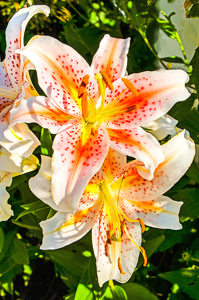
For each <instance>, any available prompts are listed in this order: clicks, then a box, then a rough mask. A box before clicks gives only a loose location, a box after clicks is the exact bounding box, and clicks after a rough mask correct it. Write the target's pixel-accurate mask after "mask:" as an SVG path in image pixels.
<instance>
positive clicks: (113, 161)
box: [101, 148, 126, 176]
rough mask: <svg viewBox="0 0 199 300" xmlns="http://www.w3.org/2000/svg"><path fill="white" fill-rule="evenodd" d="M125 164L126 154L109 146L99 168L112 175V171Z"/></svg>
mask: <svg viewBox="0 0 199 300" xmlns="http://www.w3.org/2000/svg"><path fill="white" fill-rule="evenodd" d="M125 164H126V155H124V154H121V153H120V152H118V151H116V150H114V149H112V148H109V151H108V154H107V156H106V158H105V160H104V163H103V165H102V167H101V170H102V171H103V172H104V174H108V175H109V174H110V175H112V176H114V173H115V172H117V171H118V170H119V169H120V168H122V167H123V166H124V165H125Z"/></svg>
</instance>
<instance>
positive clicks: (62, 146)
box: [52, 120, 109, 211]
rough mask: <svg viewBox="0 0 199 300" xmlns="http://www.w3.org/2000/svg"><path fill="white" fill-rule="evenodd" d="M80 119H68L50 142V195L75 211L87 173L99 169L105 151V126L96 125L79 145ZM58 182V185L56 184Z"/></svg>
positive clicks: (107, 139) (106, 141)
mask: <svg viewBox="0 0 199 300" xmlns="http://www.w3.org/2000/svg"><path fill="white" fill-rule="evenodd" d="M83 130H85V129H84V128H83V125H82V124H81V122H78V121H75V120H74V121H69V122H68V124H67V125H65V126H63V127H62V128H61V130H60V131H59V133H58V134H57V135H56V137H55V139H54V142H53V149H54V155H53V176H52V186H53V198H54V201H55V203H56V204H57V205H59V206H61V207H62V208H65V206H66V205H67V206H68V205H69V206H70V207H71V209H72V210H73V211H76V210H77V208H78V205H79V201H80V198H81V196H82V194H83V192H84V189H85V188H86V185H87V184H88V182H89V180H90V179H91V177H92V176H93V175H94V174H95V173H96V172H97V171H99V169H100V168H101V166H102V164H103V161H104V159H105V157H106V154H107V153H108V149H109V138H108V134H107V132H106V130H104V129H102V128H98V129H97V130H96V131H95V133H94V134H90V136H89V137H88V139H87V141H86V142H85V143H84V144H83V145H82V131H83ZM60 186H61V188H60Z"/></svg>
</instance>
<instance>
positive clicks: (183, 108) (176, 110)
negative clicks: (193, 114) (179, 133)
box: [169, 94, 196, 127]
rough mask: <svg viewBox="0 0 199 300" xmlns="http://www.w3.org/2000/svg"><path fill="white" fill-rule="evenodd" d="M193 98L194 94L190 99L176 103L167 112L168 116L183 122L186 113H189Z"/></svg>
mask: <svg viewBox="0 0 199 300" xmlns="http://www.w3.org/2000/svg"><path fill="white" fill-rule="evenodd" d="M195 97H196V94H192V95H191V97H189V98H188V99H187V100H185V101H183V102H178V103H176V104H175V105H174V106H173V107H172V109H171V110H170V111H169V115H171V116H172V117H173V118H175V119H177V120H178V121H181V120H182V121H183V120H184V119H185V116H186V114H187V112H190V111H191V108H192V106H193V104H194V100H195ZM177 126H178V125H177ZM178 127H179V126H178Z"/></svg>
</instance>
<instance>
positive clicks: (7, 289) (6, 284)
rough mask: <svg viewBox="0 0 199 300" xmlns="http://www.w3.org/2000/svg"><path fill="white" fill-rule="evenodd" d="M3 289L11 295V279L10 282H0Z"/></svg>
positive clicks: (12, 288) (12, 289)
mask: <svg viewBox="0 0 199 300" xmlns="http://www.w3.org/2000/svg"><path fill="white" fill-rule="evenodd" d="M2 286H3V288H4V290H6V292H8V293H9V294H11V295H13V292H14V283H13V282H12V281H10V282H5V283H3V284H2Z"/></svg>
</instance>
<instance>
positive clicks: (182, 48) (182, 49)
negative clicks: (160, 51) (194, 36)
mask: <svg viewBox="0 0 199 300" xmlns="http://www.w3.org/2000/svg"><path fill="white" fill-rule="evenodd" d="M176 40H177V42H178V44H179V45H180V49H181V51H182V55H183V57H184V64H185V66H186V67H187V69H188V73H191V67H190V65H189V61H188V59H187V56H186V53H185V50H184V47H183V44H182V41H181V39H180V37H179V34H178V32H176Z"/></svg>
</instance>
